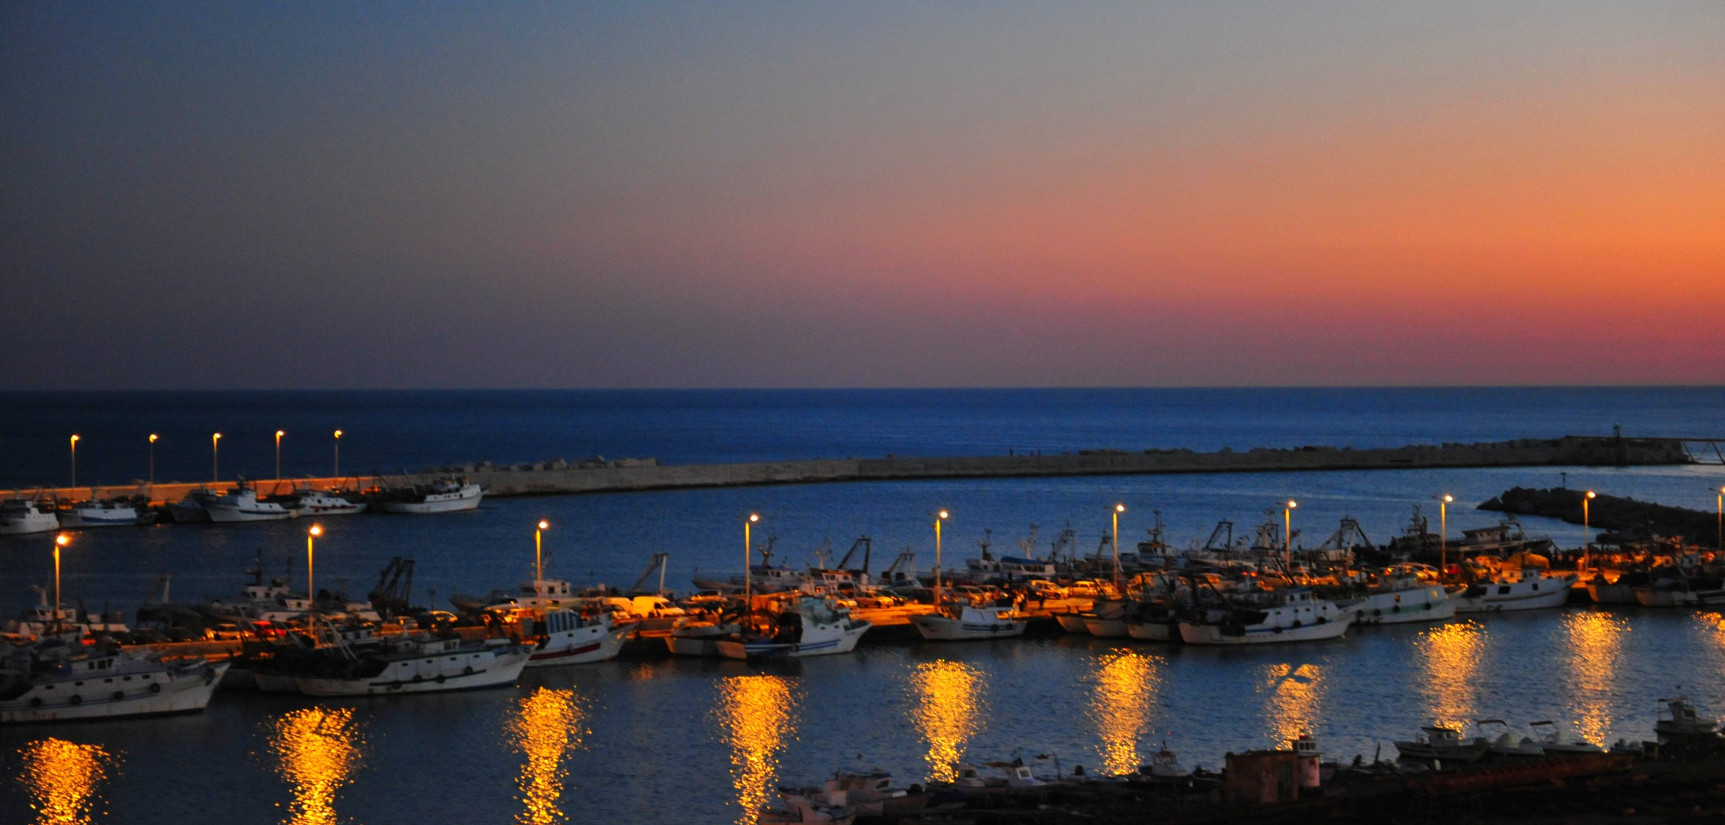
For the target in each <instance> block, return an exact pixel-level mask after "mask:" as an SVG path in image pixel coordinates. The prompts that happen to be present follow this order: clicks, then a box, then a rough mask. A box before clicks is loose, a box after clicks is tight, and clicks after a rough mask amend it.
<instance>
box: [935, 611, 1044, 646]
mask: <svg viewBox="0 0 1725 825" xmlns="http://www.w3.org/2000/svg"><path fill="white" fill-rule="evenodd" d="M910 621H911V625H912V626H914V627H915V628H916V632H917V633H919V634H921V635H922V637H923V638H924V639H927V640H929V641H965V640H970V639H1000V638H1007V637H1011V636H1022V635H1024V629H1025V628H1026V627H1028V626H1029V624H1030V622H1029V621H1028V620H1026V619H1024V618H1023V617H1021V616H1019V615H1018V614H1017V613H1016V612H1014V611H1013V610H1012V608H1010V607H999V606H994V605H977V604H970V603H954V602H948V603H946V604H943V605H940V607H939V608H938V609H937V610H936V611H935V612H933V613H923V614H921V615H917V616H912V617H911V619H910Z"/></svg>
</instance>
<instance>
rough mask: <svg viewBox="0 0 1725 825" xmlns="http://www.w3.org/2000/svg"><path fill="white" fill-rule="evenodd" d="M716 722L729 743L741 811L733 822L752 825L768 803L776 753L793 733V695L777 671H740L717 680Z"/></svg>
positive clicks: (795, 722) (794, 716)
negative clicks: (768, 673) (753, 673)
mask: <svg viewBox="0 0 1725 825" xmlns="http://www.w3.org/2000/svg"><path fill="white" fill-rule="evenodd" d="M719 693H720V696H719V707H718V709H717V713H718V717H719V723H720V725H721V726H722V727H723V729H724V732H725V741H726V742H727V743H729V744H730V746H731V768H732V772H733V774H734V775H733V777H732V782H733V783H734V784H735V786H736V789H737V805H738V806H739V807H740V808H741V811H740V812H739V813H738V816H737V825H753V823H754V822H755V819H756V817H757V815H758V814H759V813H760V810H761V808H762V807H763V806H765V805H766V804H767V802H768V794H769V793H771V791H772V788H773V786H774V782H775V780H776V779H777V778H778V772H779V755H780V754H781V753H782V752H783V751H784V749H785V743H786V742H787V741H788V740H789V739H791V738H793V737H795V736H796V724H797V716H796V711H797V698H796V695H795V693H794V692H792V690H791V683H790V682H789V681H787V680H785V679H781V678H779V677H777V676H738V677H734V678H730V679H726V680H724V681H723V682H721V683H720V684H719Z"/></svg>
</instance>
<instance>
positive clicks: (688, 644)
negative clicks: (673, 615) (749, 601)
mask: <svg viewBox="0 0 1725 825" xmlns="http://www.w3.org/2000/svg"><path fill="white" fill-rule="evenodd" d="M741 632H742V625H740V624H738V623H737V622H736V621H735V617H734V616H732V617H727V618H709V617H705V616H683V617H681V618H679V619H677V620H676V621H675V622H674V623H673V624H672V625H671V633H670V635H667V636H666V637H665V647H667V648H669V649H670V651H671V653H672V654H674V655H677V656H718V655H721V654H720V653H719V642H721V641H724V640H725V639H727V638H730V637H733V636H735V635H737V634H738V633H741Z"/></svg>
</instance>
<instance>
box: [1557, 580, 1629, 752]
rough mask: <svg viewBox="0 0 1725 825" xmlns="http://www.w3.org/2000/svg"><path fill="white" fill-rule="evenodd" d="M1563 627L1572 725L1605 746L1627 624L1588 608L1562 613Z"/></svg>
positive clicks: (1583, 734) (1594, 741)
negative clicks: (1566, 641) (1567, 643)
mask: <svg viewBox="0 0 1725 825" xmlns="http://www.w3.org/2000/svg"><path fill="white" fill-rule="evenodd" d="M1563 629H1564V632H1565V635H1566V636H1567V637H1568V641H1569V685H1570V692H1571V700H1570V703H1571V705H1572V711H1573V713H1574V714H1575V716H1576V719H1575V726H1576V728H1577V730H1578V731H1579V732H1580V733H1581V736H1582V738H1584V739H1586V740H1587V741H1589V742H1593V743H1595V744H1602V745H1608V744H1610V743H1611V740H1610V736H1611V725H1612V718H1611V709H1612V704H1613V699H1614V697H1613V695H1612V693H1613V690H1614V689H1615V688H1616V686H1617V670H1618V658H1619V655H1620V653H1621V651H1622V648H1623V641H1624V637H1626V636H1627V635H1628V634H1629V625H1628V623H1627V622H1625V621H1624V620H1623V619H1622V618H1620V617H1618V616H1616V615H1614V614H1611V613H1601V612H1591V611H1590V612H1585V613H1566V614H1564V616H1563Z"/></svg>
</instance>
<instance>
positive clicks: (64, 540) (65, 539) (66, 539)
mask: <svg viewBox="0 0 1725 825" xmlns="http://www.w3.org/2000/svg"><path fill="white" fill-rule="evenodd" d="M71 543H72V537H71V536H68V535H66V534H65V533H61V534H60V535H58V536H55V537H54V632H55V633H59V632H60V548H62V547H65V546H66V545H68V544H71Z"/></svg>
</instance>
